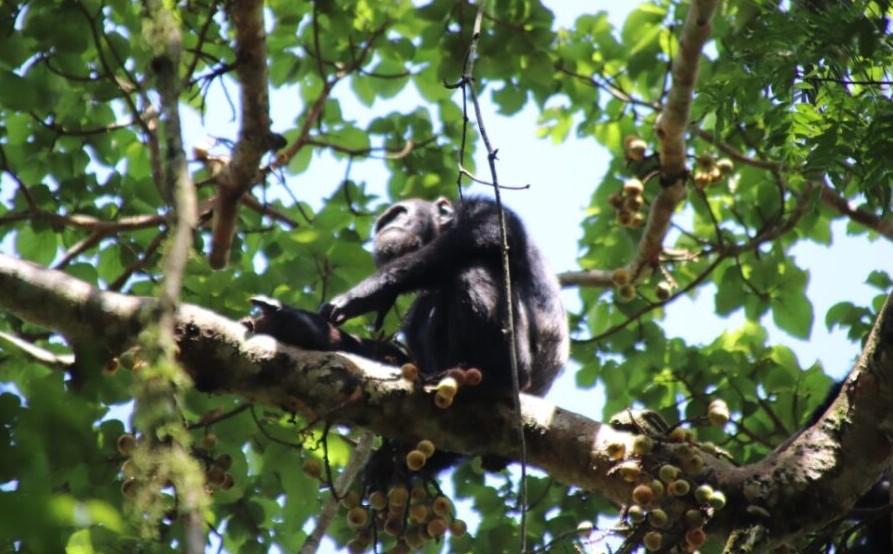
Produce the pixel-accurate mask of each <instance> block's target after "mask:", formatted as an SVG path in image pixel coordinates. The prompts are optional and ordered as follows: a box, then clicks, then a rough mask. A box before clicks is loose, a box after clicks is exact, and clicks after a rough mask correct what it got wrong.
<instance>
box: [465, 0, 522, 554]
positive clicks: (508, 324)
mask: <svg viewBox="0 0 893 554" xmlns="http://www.w3.org/2000/svg"><path fill="white" fill-rule="evenodd" d="M486 4H487V2H486V0H481V3H480V4H479V5H478V9H477V15H476V16H475V19H474V30H473V31H472V37H471V44H470V45H469V47H468V56H467V58H466V60H465V69H464V71H463V73H462V83H463V87H462V90H463V92H464V91H465V90H468V92H469V94H470V96H471V102H472V105H473V106H474V114H475V118H476V119H477V124H478V131H479V132H480V134H481V140H483V142H484V146H485V148H486V149H487V162H488V165H489V167H490V176H491V177H492V182H493V194H494V199H495V201H496V210H497V213H498V214H499V231H500V240H501V242H502V275H503V279H504V287H505V288H504V293H505V296H504V298H503V300H504V302H505V315H504V319H503V333H505V335H506V341H507V342H508V344H509V360H510V363H511V369H512V371H511V373H512V390H513V392H514V394H513V395H512V398H513V401H514V410H515V421H516V424H517V430H518V446H519V448H520V450H521V460H520V462H521V483H520V494H519V504H520V506H519V507H518V511H519V512H520V513H521V521H520V550H519V552H525V551H526V550H527V439H526V437H525V436H524V421H523V419H522V417H521V384H520V382H519V381H520V380H519V377H518V352H517V349H516V347H515V314H514V306H513V302H512V299H513V298H514V294H513V293H512V275H511V260H510V252H509V244H508V229H507V227H506V223H505V210H504V209H503V206H502V195H501V192H500V188H501V187H500V185H499V178H498V177H497V173H496V155H497V153H498V150H497V149H496V148H494V147H493V144H492V143H491V142H490V137H489V134H488V133H487V127H486V125H484V117H483V112H482V110H481V106H480V102H479V101H478V96H477V91H476V90H475V87H474V62H475V59H476V58H477V47H478V42H479V41H480V38H481V20H482V19H483V16H484V6H485V5H486Z"/></svg>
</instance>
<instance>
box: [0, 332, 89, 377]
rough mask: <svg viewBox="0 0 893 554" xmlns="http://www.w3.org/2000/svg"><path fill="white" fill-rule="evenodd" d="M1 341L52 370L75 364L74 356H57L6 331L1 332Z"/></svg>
mask: <svg viewBox="0 0 893 554" xmlns="http://www.w3.org/2000/svg"><path fill="white" fill-rule="evenodd" d="M0 340H4V341H6V342H8V343H9V344H11V345H13V346H14V347H16V348H18V349H19V350H21V351H22V352H24V353H25V354H27V355H28V356H29V357H30V358H32V359H34V360H36V361H37V362H40V363H41V364H43V365H45V366H47V367H49V368H51V369H65V368H66V367H68V366H70V365H71V364H73V363H74V354H56V353H55V352H50V351H49V350H46V349H43V348H41V347H39V346H37V345H35V344H31V343H30V342H28V341H26V340H22V339H20V338H19V337H17V336H15V335H12V334H10V333H6V332H4V331H0Z"/></svg>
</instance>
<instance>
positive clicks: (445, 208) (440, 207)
mask: <svg viewBox="0 0 893 554" xmlns="http://www.w3.org/2000/svg"><path fill="white" fill-rule="evenodd" d="M434 207H436V208H437V223H438V224H439V225H440V227H443V226H445V225H449V223H450V222H451V221H453V215H454V214H455V213H456V209H455V208H454V207H453V203H452V202H450V199H449V198H446V197H443V196H441V197H440V198H438V199H437V200H435V201H434Z"/></svg>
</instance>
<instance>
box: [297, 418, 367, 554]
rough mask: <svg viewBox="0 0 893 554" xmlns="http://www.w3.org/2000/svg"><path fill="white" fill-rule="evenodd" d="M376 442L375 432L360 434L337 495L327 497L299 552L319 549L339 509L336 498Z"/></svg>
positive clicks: (306, 553) (310, 553)
mask: <svg viewBox="0 0 893 554" xmlns="http://www.w3.org/2000/svg"><path fill="white" fill-rule="evenodd" d="M374 442H375V434H374V433H371V432H369V431H364V432H363V433H362V434H361V435H360V438H359V440H357V447H356V449H355V450H354V452H353V454H352V455H351V457H350V460H349V461H348V462H347V465H346V466H345V467H344V469H342V470H341V474H340V475H339V476H338V478H337V479H335V485H334V486H335V489H337V490H336V492H335V495H334V496H330V497H328V498H327V499H326V504H325V506H323V508H322V511H321V512H320V514H319V516H317V518H316V527H315V528H314V529H313V531H312V532H311V533H310V535H308V536H307V538H306V539H305V540H304V544H303V545H301V549H300V550H299V551H298V553H299V554H314V553H315V552H316V551H317V550H319V545H320V543H321V542H322V538H323V536H325V534H326V531H327V530H328V528H329V526H330V525H331V524H332V520H333V519H334V518H335V513H336V512H337V510H338V501H337V500H336V499H335V498H336V497H341V496H344V493H345V492H347V490H348V489H349V488H350V486H351V484H352V483H353V481H354V479H356V477H357V475H359V473H360V470H361V469H362V468H363V467H364V466H365V465H366V462H367V461H368V460H369V457H370V456H371V455H372V445H373V444H374Z"/></svg>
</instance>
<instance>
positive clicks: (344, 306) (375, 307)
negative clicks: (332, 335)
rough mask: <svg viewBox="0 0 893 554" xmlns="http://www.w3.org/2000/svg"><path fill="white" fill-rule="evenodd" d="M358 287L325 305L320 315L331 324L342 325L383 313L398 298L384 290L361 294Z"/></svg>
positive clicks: (320, 310)
mask: <svg viewBox="0 0 893 554" xmlns="http://www.w3.org/2000/svg"><path fill="white" fill-rule="evenodd" d="M358 289H360V287H356V288H354V289H352V290H349V291H347V292H346V293H344V294H339V295H338V296H336V297H335V298H333V299H331V300H329V301H328V302H327V303H325V304H323V305H322V307H321V308H320V309H319V313H320V314H321V315H322V316H323V317H325V318H326V319H327V320H329V322H331V323H334V324H335V325H340V324H341V323H344V322H345V321H346V320H348V319H351V318H353V317H356V316H358V315H362V314H365V313H368V312H381V311H386V310H388V309H389V308H390V307H391V306H393V305H394V301H395V300H396V298H395V297H394V296H391V295H389V294H387V293H386V292H385V291H383V290H380V289H378V290H373V291H371V292H370V293H368V294H360V293H359V292H358Z"/></svg>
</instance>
